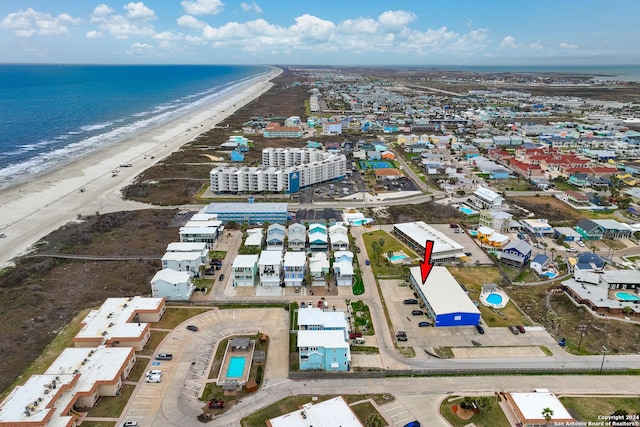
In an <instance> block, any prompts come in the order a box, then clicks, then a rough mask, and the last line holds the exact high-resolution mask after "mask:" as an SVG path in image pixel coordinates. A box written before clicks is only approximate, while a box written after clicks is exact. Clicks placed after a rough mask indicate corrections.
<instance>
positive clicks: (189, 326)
mask: <svg viewBox="0 0 640 427" xmlns="http://www.w3.org/2000/svg"><path fill="white" fill-rule="evenodd" d="M187 329H188V330H190V331H193V332H198V327H197V326H196V325H187Z"/></svg>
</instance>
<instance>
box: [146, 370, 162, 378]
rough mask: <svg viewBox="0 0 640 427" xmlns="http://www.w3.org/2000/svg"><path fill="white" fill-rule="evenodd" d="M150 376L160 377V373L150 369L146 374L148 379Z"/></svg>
mask: <svg viewBox="0 0 640 427" xmlns="http://www.w3.org/2000/svg"><path fill="white" fill-rule="evenodd" d="M152 375H158V376H162V371H161V370H160V369H152V370H151V371H148V372H147V376H148V377H150V376H152Z"/></svg>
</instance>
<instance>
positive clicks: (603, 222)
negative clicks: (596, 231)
mask: <svg viewBox="0 0 640 427" xmlns="http://www.w3.org/2000/svg"><path fill="white" fill-rule="evenodd" d="M591 221H593V222H595V223H596V224H598V225H599V226H600V227H603V228H604V229H606V230H629V231H633V229H632V228H631V226H630V225H629V224H625V223H624V222H618V221H616V220H614V219H592V220H591Z"/></svg>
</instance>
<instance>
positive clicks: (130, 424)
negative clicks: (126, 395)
mask: <svg viewBox="0 0 640 427" xmlns="http://www.w3.org/2000/svg"><path fill="white" fill-rule="evenodd" d="M121 426H122V427H138V422H137V421H125V422H123V423H122V424H121Z"/></svg>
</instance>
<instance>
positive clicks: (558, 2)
mask: <svg viewBox="0 0 640 427" xmlns="http://www.w3.org/2000/svg"><path fill="white" fill-rule="evenodd" d="M638 16H640V1H637V0H609V1H603V0H600V1H594V0H554V1H549V0H538V1H535V2H530V1H521V0H510V1H503V0H484V1H483V0H458V1H428V0H412V1H405V0H396V1H381V0H367V1H361V0H342V1H335V0H323V1H316V2H308V1H304V0H300V1H289V0H268V1H267V0H256V1H231V0H146V1H138V2H136V1H133V2H128V1H116V0H106V1H104V2H100V1H96V2H94V1H89V0H56V1H51V0H20V1H11V2H10V1H3V2H0V62H5V63H6V62H19V63H107V64H110V63H117V64H119V63H124V64H126V63H137V64H138V63H151V64H165V63H174V64H175V63H177V64H315V65H607V64H639V63H640V43H639V41H640V25H638V24H637V19H638Z"/></svg>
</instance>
